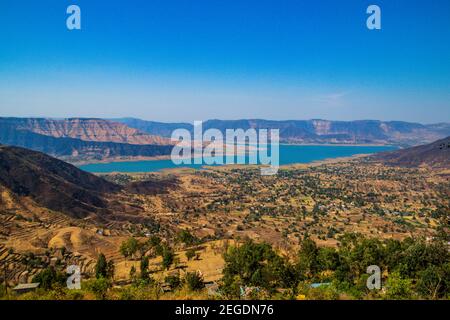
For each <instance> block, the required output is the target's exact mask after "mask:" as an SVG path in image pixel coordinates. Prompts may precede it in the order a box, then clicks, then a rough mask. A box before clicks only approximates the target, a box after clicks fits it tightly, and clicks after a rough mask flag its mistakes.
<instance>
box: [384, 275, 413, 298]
mask: <svg viewBox="0 0 450 320" xmlns="http://www.w3.org/2000/svg"><path fill="white" fill-rule="evenodd" d="M412 294H413V290H412V280H411V279H406V278H402V276H401V275H400V273H399V272H398V271H395V272H393V273H391V274H390V275H389V277H388V279H387V282H386V298H388V299H392V300H403V299H411V297H412Z"/></svg>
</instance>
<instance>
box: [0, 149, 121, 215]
mask: <svg viewBox="0 0 450 320" xmlns="http://www.w3.org/2000/svg"><path fill="white" fill-rule="evenodd" d="M0 186H1V187H2V189H6V190H9V191H10V192H11V193H12V194H13V195H15V196H17V197H18V198H20V197H28V198H31V199H32V200H33V201H34V202H35V203H36V204H38V205H39V206H41V207H45V208H47V209H50V210H54V211H58V212H63V213H65V214H67V215H69V216H71V217H75V218H84V217H87V216H89V215H91V214H102V213H107V212H108V211H107V202H106V201H105V199H104V194H106V193H113V192H117V191H119V190H120V187H119V186H117V185H115V184H113V183H110V182H108V181H106V180H103V179H101V178H99V177H96V176H95V175H93V174H90V173H87V172H84V171H81V170H79V169H78V168H76V167H74V166H72V165H70V164H68V163H65V162H63V161H60V160H57V159H55V158H52V157H50V156H47V155H45V154H43V153H40V152H35V151H31V150H27V149H23V148H19V147H7V146H0Z"/></svg>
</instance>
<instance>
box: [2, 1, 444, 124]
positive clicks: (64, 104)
mask: <svg viewBox="0 0 450 320" xmlns="http://www.w3.org/2000/svg"><path fill="white" fill-rule="evenodd" d="M70 4H77V5H79V6H80V8H81V19H82V30H80V31H69V30H67V28H66V23H65V20H66V18H67V14H66V8H67V6H69V5H70ZM370 4H377V5H379V6H380V7H381V12H382V30H379V31H370V30H368V29H367V28H366V18H367V14H366V8H367V7H368V5H370ZM0 40H1V41H0V115H2V116H47V117H72V116H81V117H108V118H111V117H122V116H133V117H139V118H143V119H149V120H159V121H193V120H202V119H210V118H220V119H239V118H266V119H310V118H324V119H333V120H354V119H380V120H405V121H416V122H422V123H431V122H441V121H450V1H448V0H435V1H425V0H416V1H414V0H411V1H406V0H389V1H381V0H372V1H364V0H354V1H352V0H346V1H338V0H334V1H332V0H304V1H302V0H292V1H288V0H284V1H283V0H278V1H277V0H270V1H269V0H259V1H253V0H252V1H250V0H239V1H231V0H229V1H218V0H195V1H192V0H151V1H144V0H142V1H137V0H134V1H133V0H131V1H100V0H71V1H66V0H59V1H54V0H35V1H21V0H2V1H1V2H0Z"/></svg>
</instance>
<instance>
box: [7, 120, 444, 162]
mask: <svg viewBox="0 0 450 320" xmlns="http://www.w3.org/2000/svg"><path fill="white" fill-rule="evenodd" d="M180 128H182V129H187V130H189V131H191V132H192V131H193V124H190V123H162V122H154V121H145V120H140V119H133V118H124V119H114V120H105V119H92V118H69V119H61V120H56V119H45V118H0V144H6V145H13V146H20V147H24V148H29V149H32V150H36V151H41V152H45V153H47V154H50V155H52V156H56V157H58V158H61V159H64V160H66V161H70V162H79V161H98V160H104V159H113V158H134V157H156V156H168V155H169V154H170V152H171V149H172V142H171V141H170V136H171V134H172V132H173V130H175V129H180ZM210 128H216V129H219V130H220V131H221V132H223V133H225V131H226V129H238V128H241V129H244V130H247V129H249V128H255V129H279V130H280V141H281V142H282V143H298V144H349V145H351V144H381V145H383V144H384V145H386V144H392V145H398V146H414V145H420V144H425V143H430V142H433V141H436V140H438V139H442V138H445V137H447V136H449V135H450V124H448V123H441V124H432V125H422V124H418V123H408V122H400V121H390V122H383V121H376V120H361V121H328V120H286V121H272V120H208V121H205V122H204V123H203V130H204V131H205V130H207V129H210Z"/></svg>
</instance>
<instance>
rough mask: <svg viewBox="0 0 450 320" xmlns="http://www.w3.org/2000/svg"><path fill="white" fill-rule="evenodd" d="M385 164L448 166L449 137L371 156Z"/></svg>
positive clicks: (449, 166)
mask: <svg viewBox="0 0 450 320" xmlns="http://www.w3.org/2000/svg"><path fill="white" fill-rule="evenodd" d="M371 158H372V159H375V160H381V161H382V162H384V163H385V164H388V165H394V166H405V167H418V166H422V165H427V166H429V167H434V168H446V169H448V168H450V137H447V138H445V139H441V140H438V141H435V142H433V143H430V144H426V145H422V146H417V147H412V148H407V149H401V150H397V151H392V152H382V153H379V154H375V155H374V156H372V157H371Z"/></svg>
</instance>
